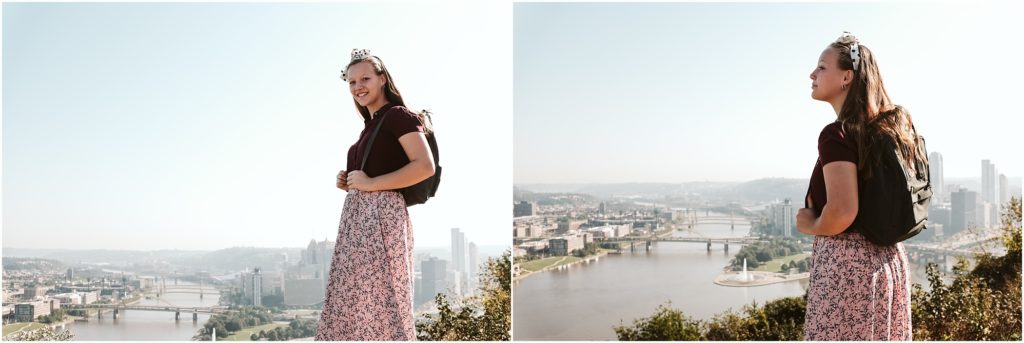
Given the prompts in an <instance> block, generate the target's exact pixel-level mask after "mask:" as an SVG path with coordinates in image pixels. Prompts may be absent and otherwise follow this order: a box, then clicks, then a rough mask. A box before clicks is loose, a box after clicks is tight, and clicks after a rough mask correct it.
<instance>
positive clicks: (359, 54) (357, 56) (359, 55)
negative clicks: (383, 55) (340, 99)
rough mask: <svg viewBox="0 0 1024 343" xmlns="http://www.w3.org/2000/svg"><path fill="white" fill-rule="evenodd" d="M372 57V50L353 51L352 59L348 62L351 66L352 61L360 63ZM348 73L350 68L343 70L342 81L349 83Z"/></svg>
mask: <svg viewBox="0 0 1024 343" xmlns="http://www.w3.org/2000/svg"><path fill="white" fill-rule="evenodd" d="M370 56H373V54H371V53H370V49H352V58H351V59H349V60H348V63H349V64H351V63H352V61H358V60H361V59H365V58H367V57H370ZM346 71H348V68H345V69H342V70H341V79H342V80H345V81H348V75H345V72H346Z"/></svg>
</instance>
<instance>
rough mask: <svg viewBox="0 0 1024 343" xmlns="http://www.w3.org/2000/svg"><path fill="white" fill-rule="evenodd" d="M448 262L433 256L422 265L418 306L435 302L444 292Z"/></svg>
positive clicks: (417, 295)
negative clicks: (436, 297) (435, 298)
mask: <svg viewBox="0 0 1024 343" xmlns="http://www.w3.org/2000/svg"><path fill="white" fill-rule="evenodd" d="M447 269H448V261H445V260H441V259H438V258H437V257H433V256H431V257H430V258H428V259H426V260H424V261H423V262H421V263H420V275H421V276H420V290H421V291H420V293H417V294H416V304H417V305H420V304H423V303H426V302H429V301H433V300H434V297H435V296H437V293H442V292H444V288H445V277H446V276H447V272H446V271H447Z"/></svg>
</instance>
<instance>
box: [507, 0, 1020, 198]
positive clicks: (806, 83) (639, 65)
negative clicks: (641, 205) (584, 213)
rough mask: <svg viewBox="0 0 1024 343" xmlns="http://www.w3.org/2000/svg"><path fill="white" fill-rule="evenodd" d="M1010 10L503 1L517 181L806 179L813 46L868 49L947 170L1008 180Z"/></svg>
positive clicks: (1014, 42) (1016, 51)
mask: <svg viewBox="0 0 1024 343" xmlns="http://www.w3.org/2000/svg"><path fill="white" fill-rule="evenodd" d="M1020 13H1024V12H1022V11H1021V8H1020V6H1017V5H1007V4H1006V3H1002V4H992V3H983V4H978V3H977V2H960V3H945V4H941V5H925V4H911V3H903V4H892V3H888V4H886V3H820V4H814V3H791V4H750V3H747V4H736V3H712V4H708V3H683V4H664V3H659V4H611V3H604V4H542V3H518V4H515V6H514V16H513V21H514V38H513V40H514V54H515V57H514V70H515V75H514V83H515V86H514V87H515V88H514V100H513V103H514V106H515V110H514V111H515V122H514V133H513V136H514V140H515V145H514V159H515V163H514V168H515V172H514V179H515V182H516V183H562V182H684V181H703V180H710V181H746V180H752V179H757V178H763V177H790V178H806V177H809V175H810V172H811V169H812V167H813V165H814V161H815V159H816V157H817V151H816V141H817V137H818V133H819V132H820V130H821V128H822V127H823V126H825V125H826V124H828V123H829V122H831V121H833V120H834V119H835V113H834V112H833V110H832V108H831V106H830V105H828V104H827V103H824V102H819V101H815V100H812V99H811V98H810V91H811V88H810V86H811V81H810V79H809V77H808V75H809V74H810V72H811V71H812V69H813V68H814V66H815V64H816V63H817V59H818V55H819V54H820V53H821V51H822V49H824V48H825V47H826V45H827V44H829V43H831V42H832V41H833V40H834V39H835V38H836V37H838V36H839V35H840V34H841V33H842V32H843V31H851V32H853V33H854V34H856V35H858V36H859V37H860V40H861V42H862V43H863V44H865V45H867V46H868V47H870V48H871V49H872V50H873V51H874V52H875V53H876V55H877V58H878V61H879V66H880V69H881V71H882V76H883V78H884V81H885V84H886V86H887V88H888V91H889V94H890V95H891V96H892V97H893V99H894V100H895V101H896V102H897V103H899V104H902V105H904V106H905V107H907V108H908V109H909V110H910V111H911V112H912V114H913V115H914V120H915V123H916V126H917V127H918V129H919V130H920V131H921V132H922V133H923V134H924V135H925V137H926V138H927V140H928V148H929V150H930V151H938V152H941V153H942V154H943V156H944V159H945V163H946V165H945V174H946V175H947V177H980V174H981V160H982V159H986V158H987V159H991V160H992V161H993V162H994V163H995V164H996V165H997V167H998V168H999V169H1000V171H1001V172H1002V173H1005V174H1007V175H1009V176H1020V175H1021V173H1022V171H1024V170H1022V167H1024V165H1022V162H1024V161H1022V159H1021V158H1020V149H1019V147H1020V146H1019V142H1020V136H1019V133H1020V128H1021V123H1022V121H1021V113H1022V110H1021V108H1020V105H1019V99H1020V92H1021V90H1022V86H1021V84H1022V81H1021V80H1024V68H1021V67H1020V66H1019V63H1018V62H1016V61H1017V59H1018V57H1019V56H1024V45H1022V44H1019V42H1020V41H1021V34H1022V33H1024V24H1022V22H1021V21H1020Z"/></svg>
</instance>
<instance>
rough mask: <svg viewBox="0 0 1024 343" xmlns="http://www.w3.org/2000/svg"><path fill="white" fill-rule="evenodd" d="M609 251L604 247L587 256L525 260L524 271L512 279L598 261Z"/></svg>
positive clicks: (520, 278)
mask: <svg viewBox="0 0 1024 343" xmlns="http://www.w3.org/2000/svg"><path fill="white" fill-rule="evenodd" d="M608 252H609V250H604V249H602V250H601V251H599V252H598V253H597V254H594V255H589V256H585V257H576V256H555V257H548V258H542V259H539V260H534V261H528V262H525V263H522V264H521V267H522V273H520V274H519V275H517V276H516V277H514V278H513V279H512V281H519V280H522V279H524V278H526V277H527V276H530V275H533V274H536V273H541V272H546V271H549V270H555V269H561V268H568V267H569V266H572V265H574V264H579V263H590V261H596V260H597V259H600V258H601V257H602V256H605V255H608Z"/></svg>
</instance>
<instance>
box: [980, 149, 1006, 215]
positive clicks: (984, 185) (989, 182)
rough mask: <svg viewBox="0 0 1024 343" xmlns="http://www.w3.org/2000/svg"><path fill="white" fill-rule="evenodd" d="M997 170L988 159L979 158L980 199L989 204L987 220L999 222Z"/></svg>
mask: <svg viewBox="0 0 1024 343" xmlns="http://www.w3.org/2000/svg"><path fill="white" fill-rule="evenodd" d="M999 193H1000V192H999V170H998V169H996V165H995V164H993V163H992V161H989V160H981V201H982V202H986V203H989V204H991V205H990V206H991V209H990V210H989V211H988V218H987V221H989V222H991V223H998V222H999V212H1001V211H1000V205H1001V203H1000V202H999Z"/></svg>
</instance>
